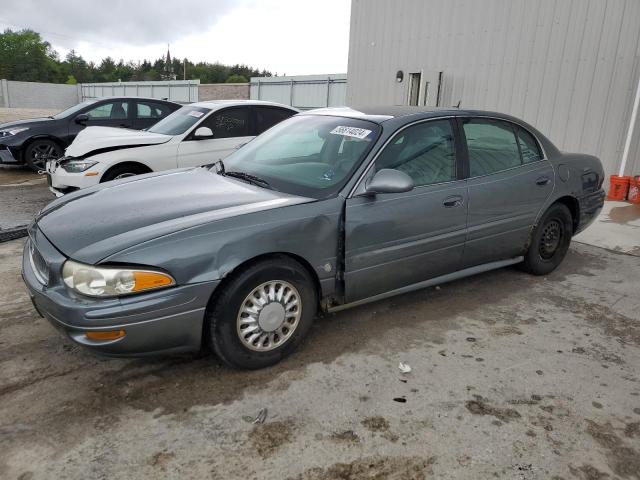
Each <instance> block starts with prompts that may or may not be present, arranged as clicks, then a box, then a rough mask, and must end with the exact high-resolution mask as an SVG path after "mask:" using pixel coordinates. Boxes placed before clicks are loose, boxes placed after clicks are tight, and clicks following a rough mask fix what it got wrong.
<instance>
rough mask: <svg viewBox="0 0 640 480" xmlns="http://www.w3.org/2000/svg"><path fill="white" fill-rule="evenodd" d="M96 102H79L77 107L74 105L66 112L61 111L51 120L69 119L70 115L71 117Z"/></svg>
mask: <svg viewBox="0 0 640 480" xmlns="http://www.w3.org/2000/svg"><path fill="white" fill-rule="evenodd" d="M97 101H98V100H95V99H94V100H85V101H84V102H80V103H78V104H77V105H74V106H73V107H69V108H67V109H66V110H63V111H61V112H60V113H56V114H55V115H54V116H53V117H52V118H55V119H56V120H59V119H61V118H65V117H69V116H71V115H73V114H74V113H76V112H79V111H80V110H82V109H83V108H84V107H88V106H89V105H91V104H94V103H96V102H97Z"/></svg>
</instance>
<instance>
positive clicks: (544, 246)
mask: <svg viewBox="0 0 640 480" xmlns="http://www.w3.org/2000/svg"><path fill="white" fill-rule="evenodd" d="M572 235H573V218H572V217H571V212H570V211H569V209H568V208H567V207H566V206H565V205H563V204H561V203H555V204H553V205H551V207H549V209H548V210H547V211H546V212H545V214H544V215H543V216H542V218H541V219H540V222H539V223H538V225H537V226H536V228H535V230H534V231H533V235H532V237H531V245H530V246H529V249H528V250H527V253H526V254H525V257H524V263H523V267H524V269H525V270H526V271H527V272H529V273H533V274H534V275H546V274H548V273H551V272H552V271H553V270H555V269H556V268H557V267H558V265H560V263H562V260H564V257H565V255H566V254H567V251H568V250H569V244H570V243H571V237H572Z"/></svg>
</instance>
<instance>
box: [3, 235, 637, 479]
mask: <svg viewBox="0 0 640 480" xmlns="http://www.w3.org/2000/svg"><path fill="white" fill-rule="evenodd" d="M22 245H23V242H22V241H13V242H8V243H5V244H0V333H1V335H0V401H1V402H2V408H1V409H0V477H1V478H3V479H4V478H6V479H14V478H19V479H22V480H25V479H41V478H56V479H57V478H65V479H94V478H96V479H97V478H109V479H129V478H143V477H144V478H180V479H191V478H193V479H201V478H211V479H225V480H227V479H236V478H240V479H287V478H290V479H297V480H329V479H343V480H344V479H361V478H366V479H430V478H439V479H452V478H455V479H473V480H478V479H486V478H504V479H529V480H530V479H540V480H542V479H545V480H546V479H555V480H559V479H565V480H569V479H574V478H575V479H582V480H593V479H614V478H618V479H634V478H635V479H638V478H640V378H639V377H640V374H639V368H638V367H639V366H640V323H639V321H640V307H639V302H638V292H639V291H640V288H639V287H640V258H638V257H633V256H629V255H624V254H616V253H612V252H608V251H606V250H603V249H599V248H596V247H591V246H586V245H579V244H573V245H572V247H571V250H570V252H569V255H568V257H567V259H566V261H565V263H564V264H563V265H562V266H561V268H560V269H559V270H558V271H556V272H554V273H553V274H551V275H549V276H548V277H546V278H544V277H533V276H529V275H526V274H524V273H521V272H519V271H518V270H517V269H515V268H507V269H502V270H498V271H494V272H490V273H487V274H483V275H479V276H476V277H473V278H469V279H466V280H462V281H458V282H454V283H451V284H446V285H443V286H442V287H441V288H432V289H427V290H423V291H419V292H415V293H412V294H407V295H403V296H399V297H396V298H393V299H390V300H386V301H382V302H378V303H374V304H370V305H368V306H363V307H359V308H356V309H353V310H348V311H344V312H340V313H338V314H334V315H329V316H326V317H324V318H321V319H319V320H318V321H317V322H316V323H315V325H314V327H313V328H312V331H311V333H310V335H309V338H308V340H307V341H306V342H305V343H304V344H303V345H302V347H301V348H300V350H299V351H298V352H297V353H295V354H294V355H293V356H292V357H290V358H289V359H287V360H285V361H284V362H282V363H281V364H279V365H277V366H275V367H272V368H269V369H265V370H261V371H256V372H242V371H231V370H228V369H226V368H224V367H222V366H221V365H220V364H219V362H218V361H217V360H216V359H215V358H213V357H211V356H209V355H204V356H200V357H197V358H191V357H168V358H167V357H165V358H145V359H108V358H100V357H96V356H94V355H93V354H91V353H89V352H87V351H85V350H83V349H81V348H79V347H77V346H75V345H74V344H72V343H71V342H70V341H68V340H67V339H65V338H63V337H62V336H60V334H59V333H57V332H56V331H55V330H54V329H53V328H52V327H51V326H50V325H49V324H48V323H47V322H46V321H45V320H43V319H41V318H39V317H38V316H37V314H36V313H35V312H34V310H33V309H32V307H31V305H30V303H29V299H28V297H27V295H26V293H25V290H24V287H23V286H22V282H21V279H20V268H19V265H20V254H21V249H22ZM400 361H403V362H407V363H408V364H409V365H410V366H411V367H412V371H411V372H410V373H407V374H402V373H400V371H399V369H398V364H399V362H400ZM263 408H266V409H267V415H266V421H265V422H264V423H263V424H253V423H252V421H253V419H254V418H255V417H256V416H257V415H258V412H259V411H260V410H261V409H263Z"/></svg>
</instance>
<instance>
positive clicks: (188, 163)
mask: <svg viewBox="0 0 640 480" xmlns="http://www.w3.org/2000/svg"><path fill="white" fill-rule="evenodd" d="M200 127H207V128H209V129H211V131H212V133H213V135H212V136H211V137H207V138H195V137H194V135H193V134H194V133H195V131H196V130H197V129H198V128H200ZM254 130H255V129H254V126H253V119H252V115H251V108H250V107H249V106H242V107H230V108H224V109H222V110H217V111H215V112H213V113H211V114H210V115H209V116H208V117H207V118H205V119H204V121H202V122H201V123H199V124H198V125H197V126H196V127H195V128H194V129H193V130H192V131H191V132H190V134H189V135H188V136H187V137H186V138H185V140H183V141H182V142H181V143H180V147H179V148H178V166H179V167H196V166H199V165H207V164H210V163H215V162H217V161H218V160H221V159H223V158H224V157H226V156H227V155H229V154H230V153H231V152H233V151H234V150H235V149H236V148H237V147H238V146H239V145H242V144H244V143H247V142H248V141H249V140H251V139H252V138H253V135H252V132H253V131H254Z"/></svg>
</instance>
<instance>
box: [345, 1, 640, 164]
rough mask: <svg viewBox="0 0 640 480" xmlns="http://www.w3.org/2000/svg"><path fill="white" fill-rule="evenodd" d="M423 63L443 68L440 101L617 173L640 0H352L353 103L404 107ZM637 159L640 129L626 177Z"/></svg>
mask: <svg viewBox="0 0 640 480" xmlns="http://www.w3.org/2000/svg"><path fill="white" fill-rule="evenodd" d="M421 69H422V70H424V71H442V72H444V73H443V84H442V85H441V96H440V105H442V106H451V105H456V104H457V103H458V101H460V102H461V106H462V107H467V108H479V109H487V110H497V111H501V112H506V113H510V114H512V115H515V116H517V117H520V118H522V119H524V120H526V121H528V122H530V123H531V124H533V125H535V126H536V127H537V128H538V129H540V130H541V131H542V132H544V133H545V134H547V135H548V136H549V138H550V139H551V140H552V141H553V142H554V143H556V145H557V146H558V147H559V148H561V149H563V150H570V151H581V152H585V153H592V154H595V155H597V156H599V157H600V158H601V159H602V161H603V163H604V164H605V168H606V170H607V172H608V173H617V171H616V170H617V168H618V165H619V162H620V159H621V156H622V149H623V146H624V136H625V134H626V130H627V127H628V123H629V119H630V116H631V107H632V103H633V95H634V93H635V88H636V85H637V82H638V77H639V76H640V1H639V0H537V1H532V0H352V12H351V34H350V41H349V68H348V84H347V104H349V105H359V104H399V103H405V101H406V88H407V84H408V82H407V74H408V73H409V72H410V71H420V70H421ZM398 70H403V71H404V73H405V81H404V82H402V83H401V84H398V83H397V82H396V81H395V76H396V71H398ZM639 157H640V125H637V126H636V132H635V135H634V141H633V143H632V149H631V153H630V157H629V162H628V167H627V172H626V173H627V174H631V173H635V174H640V158H639Z"/></svg>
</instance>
